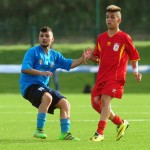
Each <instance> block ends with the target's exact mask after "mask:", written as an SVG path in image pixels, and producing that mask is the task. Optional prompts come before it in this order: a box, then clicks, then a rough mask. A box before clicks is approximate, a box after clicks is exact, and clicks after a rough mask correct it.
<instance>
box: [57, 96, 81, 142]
mask: <svg viewBox="0 0 150 150" xmlns="http://www.w3.org/2000/svg"><path fill="white" fill-rule="evenodd" d="M55 106H56V108H59V109H60V127H61V134H60V136H59V139H60V140H80V139H78V138H76V137H74V136H72V134H71V133H70V103H69V102H68V101H67V100H66V99H65V98H63V99H61V100H60V101H59V102H58V103H57V104H56V105H55Z"/></svg>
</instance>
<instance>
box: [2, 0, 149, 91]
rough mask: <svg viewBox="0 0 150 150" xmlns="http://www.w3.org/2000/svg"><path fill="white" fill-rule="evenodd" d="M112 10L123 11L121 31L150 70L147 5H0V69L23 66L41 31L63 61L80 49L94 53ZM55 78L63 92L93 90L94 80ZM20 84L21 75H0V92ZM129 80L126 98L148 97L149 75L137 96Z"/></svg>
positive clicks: (17, 0)
mask: <svg viewBox="0 0 150 150" xmlns="http://www.w3.org/2000/svg"><path fill="white" fill-rule="evenodd" d="M110 4H115V5H118V6H120V7H121V8H122V19H123V22H122V23H121V26H120V28H121V30H123V31H125V32H127V33H129V34H130V35H131V37H132V38H133V41H134V42H135V45H136V47H137V49H138V50H139V52H140V55H141V61H140V64H142V65H149V60H150V42H149V40H150V28H149V27H150V9H149V6H150V1H149V0H144V1H141V0H132V1H127V0H126V1H121V0H107V1H105V0H72V1H70V0H24V1H23V0H22V1H21V0H0V6H1V9H0V16H1V17H0V64H21V62H22V59H23V56H24V54H25V52H26V50H27V49H28V48H29V47H31V46H34V45H35V44H37V43H38V33H39V29H40V28H41V27H42V26H45V25H48V26H50V27H51V28H52V29H53V32H54V36H55V44H54V49H56V50H58V51H60V52H62V53H63V54H64V56H66V57H70V58H77V57H79V56H80V55H81V52H82V50H83V49H85V48H86V47H88V46H91V47H94V42H95V39H96V37H97V35H98V34H99V33H102V32H104V31H105V30H107V28H106V25H105V10H106V7H107V6H108V5H110ZM91 65H94V64H91ZM6 69H7V68H6ZM58 78H59V84H60V88H61V91H62V92H83V91H84V88H85V87H86V86H89V85H90V86H91V87H92V86H93V84H94V81H95V74H92V73H83V72H80V73H69V74H68V73H60V74H59V75H58ZM18 80H19V74H14V73H13V74H6V73H1V74H0V83H1V87H3V88H0V92H19V85H18ZM72 80H74V81H73V82H72ZM127 80H128V81H129V84H127V86H126V91H127V92H141V90H142V92H143V91H144V92H149V88H148V87H149V84H148V83H149V74H148V73H144V79H143V80H144V81H145V82H144V81H143V83H141V85H140V87H141V88H139V87H138V90H137V89H135V88H134V87H135V86H139V85H135V84H136V83H134V82H135V81H134V78H133V75H131V74H129V75H128V78H127ZM81 81H82V82H81ZM6 83H7V84H6ZM8 85H9V86H8ZM51 86H52V87H54V84H53V83H52V85H51Z"/></svg>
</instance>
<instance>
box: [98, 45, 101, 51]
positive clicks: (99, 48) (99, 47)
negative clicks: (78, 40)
mask: <svg viewBox="0 0 150 150" xmlns="http://www.w3.org/2000/svg"><path fill="white" fill-rule="evenodd" d="M98 50H99V51H100V52H101V46H100V44H99V43H98Z"/></svg>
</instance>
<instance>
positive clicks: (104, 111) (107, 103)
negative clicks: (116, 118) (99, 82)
mask: <svg viewBox="0 0 150 150" xmlns="http://www.w3.org/2000/svg"><path fill="white" fill-rule="evenodd" d="M111 100H112V97H111V96H108V95H102V96H101V100H100V101H101V106H100V110H101V112H100V113H101V116H100V120H99V122H98V127H97V130H96V133H95V135H94V136H93V137H92V138H91V140H92V141H102V140H104V130H105V127H106V124H107V119H108V118H109V115H110V110H111Z"/></svg>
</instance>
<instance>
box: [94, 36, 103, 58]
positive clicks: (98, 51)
mask: <svg viewBox="0 0 150 150" xmlns="http://www.w3.org/2000/svg"><path fill="white" fill-rule="evenodd" d="M100 53H101V46H100V40H99V37H98V38H97V40H96V45H95V49H94V52H93V55H94V56H97V57H99V58H100Z"/></svg>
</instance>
